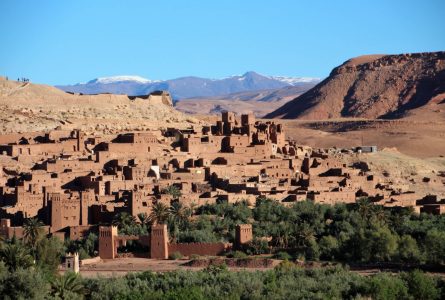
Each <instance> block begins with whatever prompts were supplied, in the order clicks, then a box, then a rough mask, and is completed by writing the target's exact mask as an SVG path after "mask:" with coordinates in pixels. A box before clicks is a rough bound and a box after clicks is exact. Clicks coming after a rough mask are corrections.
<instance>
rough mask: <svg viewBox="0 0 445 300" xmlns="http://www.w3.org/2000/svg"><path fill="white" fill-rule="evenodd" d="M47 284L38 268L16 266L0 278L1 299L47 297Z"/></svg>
mask: <svg viewBox="0 0 445 300" xmlns="http://www.w3.org/2000/svg"><path fill="white" fill-rule="evenodd" d="M49 288H50V286H49V284H48V281H47V278H46V277H45V276H44V274H42V273H41V272H39V269H32V268H30V269H22V268H18V269H16V270H14V271H12V272H8V273H7V276H6V277H4V278H0V295H1V298H2V299H42V300H43V299H48V296H49Z"/></svg>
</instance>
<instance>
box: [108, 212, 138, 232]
mask: <svg viewBox="0 0 445 300" xmlns="http://www.w3.org/2000/svg"><path fill="white" fill-rule="evenodd" d="M135 223H136V218H135V217H133V216H132V215H130V214H129V213H127V212H122V213H119V214H117V215H115V216H114V218H113V222H112V224H113V225H114V226H117V227H118V228H119V229H122V228H124V227H130V226H133V225H134V224H135Z"/></svg>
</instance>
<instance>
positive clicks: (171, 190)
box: [162, 185, 181, 200]
mask: <svg viewBox="0 0 445 300" xmlns="http://www.w3.org/2000/svg"><path fill="white" fill-rule="evenodd" d="M162 193H164V194H168V195H170V196H172V198H173V200H177V199H178V198H179V197H181V190H180V189H179V188H178V187H177V186H175V185H169V186H168V187H166V188H165V189H163V190H162Z"/></svg>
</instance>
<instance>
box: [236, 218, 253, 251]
mask: <svg viewBox="0 0 445 300" xmlns="http://www.w3.org/2000/svg"><path fill="white" fill-rule="evenodd" d="M252 239H253V233H252V225H251V224H240V225H237V226H236V228H235V245H234V246H235V248H236V249H240V248H241V246H243V245H244V244H247V243H248V242H250V241H251V240H252Z"/></svg>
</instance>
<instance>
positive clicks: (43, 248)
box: [36, 237, 64, 273]
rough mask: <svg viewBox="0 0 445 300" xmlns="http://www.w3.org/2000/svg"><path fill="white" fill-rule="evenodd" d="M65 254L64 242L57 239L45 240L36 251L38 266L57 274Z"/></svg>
mask: <svg viewBox="0 0 445 300" xmlns="http://www.w3.org/2000/svg"><path fill="white" fill-rule="evenodd" d="M63 253H64V247H63V242H62V241H61V240H60V239H59V238H57V237H50V238H44V239H42V240H40V241H39V243H38V244H37V249H36V258H37V265H38V266H39V267H40V268H41V269H43V270H46V271H48V272H50V273H55V272H56V271H57V267H58V266H59V264H60V261H61V258H62V255H63Z"/></svg>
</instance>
